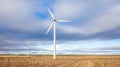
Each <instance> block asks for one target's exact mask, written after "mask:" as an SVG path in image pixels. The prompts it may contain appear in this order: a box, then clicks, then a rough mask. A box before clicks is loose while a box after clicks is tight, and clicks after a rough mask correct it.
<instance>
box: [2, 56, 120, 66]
mask: <svg viewBox="0 0 120 67" xmlns="http://www.w3.org/2000/svg"><path fill="white" fill-rule="evenodd" d="M0 67H120V55H117V56H99V55H98V56H83V55H82V56H57V59H56V60H53V59H52V56H24V55H23V56H15V55H0Z"/></svg>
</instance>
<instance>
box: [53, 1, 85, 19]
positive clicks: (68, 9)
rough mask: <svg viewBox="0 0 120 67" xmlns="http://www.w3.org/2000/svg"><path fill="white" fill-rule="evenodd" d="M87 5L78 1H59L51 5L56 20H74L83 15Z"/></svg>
mask: <svg viewBox="0 0 120 67" xmlns="http://www.w3.org/2000/svg"><path fill="white" fill-rule="evenodd" d="M86 6H87V4H85V3H83V2H81V1H79V0H60V1H56V2H55V4H54V5H53V8H54V14H55V16H56V18H60V19H62V18H69V19H71V18H75V17H76V16H79V15H80V14H82V13H83V11H84V10H85V9H86Z"/></svg>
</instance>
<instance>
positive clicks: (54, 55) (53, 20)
mask: <svg viewBox="0 0 120 67" xmlns="http://www.w3.org/2000/svg"><path fill="white" fill-rule="evenodd" d="M47 9H48V12H49V14H50V16H51V17H52V23H51V25H50V26H49V28H48V30H47V32H46V35H47V34H48V32H49V31H50V30H51V28H52V27H53V28H54V33H53V46H54V49H53V59H56V22H71V21H70V20H56V18H55V16H54V15H53V13H52V12H51V10H50V9H49V8H48V7H47Z"/></svg>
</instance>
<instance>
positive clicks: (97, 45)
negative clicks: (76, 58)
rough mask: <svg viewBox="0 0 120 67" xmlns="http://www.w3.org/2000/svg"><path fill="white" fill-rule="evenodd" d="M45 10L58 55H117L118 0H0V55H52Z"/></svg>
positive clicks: (119, 42) (119, 43) (119, 31)
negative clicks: (53, 27)
mask: <svg viewBox="0 0 120 67" xmlns="http://www.w3.org/2000/svg"><path fill="white" fill-rule="evenodd" d="M47 7H49V8H50V10H51V11H52V13H53V14H54V15H55V17H56V19H63V20H71V21H72V22H69V23H60V22H59V23H56V30H57V34H56V35H57V54H68V55H69V54H75V55H82V54H87V55H89V54H90V55H91V54H92V55H94V54H100V55H101V54H102V55H106V54H107V55H120V0H100V1H98V0H0V54H28V53H30V54H40V55H44V54H52V49H53V29H52V30H51V31H50V32H49V33H48V35H45V33H46V31H47V29H48V27H49V26H50V24H51V23H52V18H51V16H50V14H49V12H48V10H47ZM28 43H29V44H28ZM28 49H29V50H30V51H28Z"/></svg>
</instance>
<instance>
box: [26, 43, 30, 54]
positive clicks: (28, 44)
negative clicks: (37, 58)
mask: <svg viewBox="0 0 120 67" xmlns="http://www.w3.org/2000/svg"><path fill="white" fill-rule="evenodd" d="M26 43H27V46H28V49H27V51H28V56H29V54H30V41H27V42H26Z"/></svg>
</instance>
